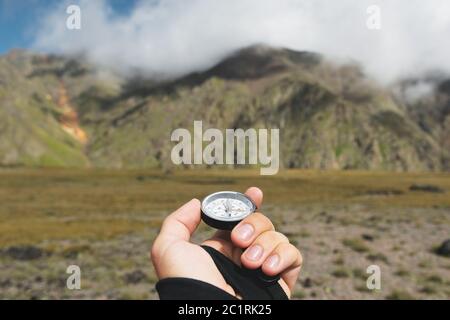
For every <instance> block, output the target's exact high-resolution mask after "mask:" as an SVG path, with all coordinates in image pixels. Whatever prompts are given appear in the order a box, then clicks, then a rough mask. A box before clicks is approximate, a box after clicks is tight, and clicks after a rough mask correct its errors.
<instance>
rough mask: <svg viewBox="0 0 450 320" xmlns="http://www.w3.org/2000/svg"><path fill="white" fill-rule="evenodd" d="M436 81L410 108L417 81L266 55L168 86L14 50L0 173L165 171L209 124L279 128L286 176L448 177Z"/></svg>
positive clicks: (248, 52) (1, 119) (239, 55)
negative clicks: (387, 82)
mask: <svg viewBox="0 0 450 320" xmlns="http://www.w3.org/2000/svg"><path fill="white" fill-rule="evenodd" d="M435 81H436V83H435V87H436V89H435V90H434V91H433V92H432V93H430V94H427V95H425V96H424V97H420V98H418V99H414V101H410V100H409V99H406V98H405V96H404V95H402V94H401V93H402V92H405V90H406V89H407V88H408V87H410V86H411V85H412V84H413V83H414V81H413V80H410V81H409V82H408V81H405V82H403V83H401V84H399V88H401V89H402V90H403V91H402V90H394V88H393V89H392V90H391V89H386V88H383V87H382V86H381V85H378V84H377V83H375V82H374V81H372V80H370V79H369V78H368V77H366V76H365V75H364V74H363V72H362V71H361V68H360V67H359V66H357V65H337V64H335V63H333V62H330V61H328V60H327V59H325V58H324V57H322V56H321V55H319V54H315V53H310V52H297V51H292V50H288V49H279V48H271V47H266V46H261V45H258V46H252V47H249V48H244V49H242V50H240V51H238V52H236V53H234V54H233V55H231V56H230V57H228V58H226V59H224V60H223V61H221V62H220V63H219V64H217V65H216V66H214V67H212V68H211V69H209V70H206V71H203V72H199V73H195V74H190V75H187V76H185V77H182V78H180V79H175V80H171V81H165V82H156V81H154V80H148V79H145V78H143V77H135V78H124V77H121V76H119V75H117V74H114V72H112V71H110V70H104V69H98V68H94V67H92V66H90V65H89V64H87V63H85V62H83V60H82V59H80V58H76V59H75V58H67V57H58V56H51V55H37V54H33V53H31V52H27V51H12V52H10V53H9V54H7V55H5V56H3V57H0V105H1V108H0V133H1V138H0V164H1V165H8V166H63V167H86V166H93V167H108V168H136V167H139V168H141V167H145V168H147V167H164V168H166V167H170V166H171V161H170V151H171V148H172V147H173V143H172V142H170V135H171V132H172V131H173V130H174V129H176V128H181V127H182V128H188V129H189V128H192V124H193V121H194V120H202V121H203V124H204V127H205V128H207V127H215V128H221V129H225V128H243V129H246V128H249V127H252V128H280V135H281V136H280V155H281V159H280V160H281V163H282V166H284V167H287V168H322V169H330V168H332V169H373V170H395V171H423V170H426V171H440V170H448V169H449V168H450V161H449V159H450V157H449V150H450V149H449V147H450V141H449V139H450V138H449V137H450V134H449V133H450V102H449V101H450V90H448V83H449V81H450V80H448V79H445V77H444V78H440V79H437V80H435ZM396 89H398V88H396ZM399 92H400V94H399Z"/></svg>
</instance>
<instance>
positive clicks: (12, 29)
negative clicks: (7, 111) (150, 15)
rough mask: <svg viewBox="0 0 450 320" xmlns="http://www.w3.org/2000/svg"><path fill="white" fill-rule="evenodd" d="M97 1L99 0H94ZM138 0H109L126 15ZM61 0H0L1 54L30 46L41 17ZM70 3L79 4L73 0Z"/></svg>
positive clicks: (114, 9) (112, 6)
mask: <svg viewBox="0 0 450 320" xmlns="http://www.w3.org/2000/svg"><path fill="white" fill-rule="evenodd" d="M92 1H97V0H92ZM136 2H137V0H108V1H107V3H108V4H109V5H110V7H111V8H112V9H113V11H114V13H116V14H119V15H126V14H127V13H128V12H130V10H131V9H132V8H133V7H134V5H135V3H136ZM60 3H61V0H0V54H1V53H5V52H7V51H9V50H10V49H12V48H28V47H29V46H30V45H31V43H32V42H33V39H34V33H35V30H36V27H37V26H38V25H39V24H40V21H39V19H40V18H42V17H44V16H46V12H47V11H48V10H51V9H54V8H55V7H58V5H59V4H60ZM69 3H70V4H77V3H78V1H77V0H72V1H70V2H69Z"/></svg>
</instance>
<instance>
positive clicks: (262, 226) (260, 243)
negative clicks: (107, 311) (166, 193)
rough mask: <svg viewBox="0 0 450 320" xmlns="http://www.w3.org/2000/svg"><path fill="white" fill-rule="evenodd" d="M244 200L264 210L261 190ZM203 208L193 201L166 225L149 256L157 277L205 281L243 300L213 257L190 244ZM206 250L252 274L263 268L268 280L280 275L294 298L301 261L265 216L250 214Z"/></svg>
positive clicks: (215, 238) (254, 190) (219, 234)
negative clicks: (229, 260) (212, 249)
mask: <svg viewBox="0 0 450 320" xmlns="http://www.w3.org/2000/svg"><path fill="white" fill-rule="evenodd" d="M246 195H247V196H249V197H250V198H251V199H252V200H253V202H254V203H255V204H256V206H257V207H258V208H260V207H261V203H262V198H263V194H262V191H261V190H260V189H258V188H254V187H253V188H250V189H248V190H247V192H246ZM200 206H201V204H200V201H199V200H197V199H193V200H191V201H189V202H188V203H186V204H185V205H183V206H182V207H181V208H179V209H178V210H176V211H175V212H173V213H172V214H171V215H169V216H168V217H167V218H166V219H165V220H164V222H163V225H162V228H161V231H160V233H159V235H158V236H157V237H156V239H155V242H154V243H153V246H152V251H151V258H152V261H153V264H154V266H155V270H156V273H157V275H158V277H159V279H164V278H173V277H182V278H191V279H197V280H200V281H204V282H207V283H209V284H212V285H214V286H216V287H218V288H221V289H222V290H225V291H226V292H228V293H229V294H231V295H233V296H235V297H239V296H238V294H237V293H236V292H235V291H234V290H233V288H232V287H231V286H230V285H228V284H227V283H226V281H225V279H224V278H223V276H222V274H221V273H220V272H219V270H218V269H217V267H216V265H215V264H214V261H213V260H212V258H211V257H210V256H209V254H208V253H207V252H206V251H205V250H204V249H203V248H201V247H200V246H199V245H197V244H194V243H191V242H190V241H189V240H190V237H191V235H192V234H193V233H194V231H195V229H196V228H197V226H198V225H199V224H200V221H201V213H200ZM203 245H207V246H210V247H212V248H214V249H216V250H217V251H219V252H221V253H222V254H224V255H225V256H227V257H228V258H230V259H231V260H233V261H234V263H236V264H238V265H243V266H245V267H246V268H248V269H258V268H259V267H262V270H263V272H264V273H266V274H267V275H271V276H273V275H277V274H280V276H281V279H280V280H279V284H280V285H281V287H282V288H283V290H284V291H285V292H286V294H287V296H288V297H290V295H291V292H292V290H293V288H294V286H295V283H296V281H297V278H298V276H299V273H300V268H301V264H302V256H301V254H300V252H299V251H298V250H297V248H295V247H294V246H293V245H292V244H290V243H289V240H288V239H287V238H286V236H284V235H283V234H281V233H279V232H276V231H275V229H274V226H273V224H272V222H271V221H270V220H269V218H267V217H266V216H264V215H263V214H261V213H253V214H251V215H250V216H248V217H247V218H245V219H244V220H243V221H241V222H240V223H239V224H238V225H237V226H236V227H235V228H234V229H233V230H232V231H231V232H229V231H221V230H220V231H217V232H216V233H215V235H214V236H213V237H212V238H211V239H209V240H206V241H205V242H203ZM245 248H247V249H245ZM243 249H245V250H244V251H243Z"/></svg>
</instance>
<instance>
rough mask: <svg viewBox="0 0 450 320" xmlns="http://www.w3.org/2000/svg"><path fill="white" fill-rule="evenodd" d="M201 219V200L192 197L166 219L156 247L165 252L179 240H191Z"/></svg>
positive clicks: (155, 244)
mask: <svg viewBox="0 0 450 320" xmlns="http://www.w3.org/2000/svg"><path fill="white" fill-rule="evenodd" d="M200 221H201V214H200V201H199V200H198V199H192V200H191V201H189V202H187V203H186V204H184V205H183V206H182V207H180V208H179V209H177V210H176V211H175V212H173V213H172V214H170V215H169V216H168V217H167V218H166V219H165V220H164V222H163V225H162V227H161V231H160V233H159V235H158V237H157V238H156V240H155V243H154V247H155V249H157V250H158V251H159V252H163V251H165V248H167V247H168V246H170V245H171V244H173V243H175V242H177V241H189V239H190V238H191V235H192V234H193V233H194V231H195V229H197V227H198V225H199V224H200Z"/></svg>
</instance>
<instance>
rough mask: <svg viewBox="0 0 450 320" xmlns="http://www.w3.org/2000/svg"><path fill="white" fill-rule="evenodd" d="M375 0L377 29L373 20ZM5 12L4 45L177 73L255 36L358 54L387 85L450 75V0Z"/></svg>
mask: <svg viewBox="0 0 450 320" xmlns="http://www.w3.org/2000/svg"><path fill="white" fill-rule="evenodd" d="M17 3H20V4H17ZM68 4H78V5H79V6H80V8H81V30H68V29H67V28H66V19H67V14H66V8H67V6H68ZM371 5H376V6H378V8H379V9H380V10H381V11H380V13H381V15H380V18H381V20H380V21H381V29H379V30H373V29H369V28H368V27H367V21H368V19H369V18H370V17H371V13H373V11H371V12H369V13H368V11H367V10H368V8H369V7H370V6H371ZM0 9H1V13H0V19H1V23H0V30H3V31H0V32H1V33H0V37H1V38H2V40H1V41H0V51H5V50H7V49H9V48H10V47H13V46H14V47H17V46H19V47H28V48H32V49H33V50H41V51H50V52H57V53H63V54H79V53H84V54H86V55H87V57H88V58H89V59H90V60H91V61H92V62H94V63H97V64H102V65H107V66H113V67H115V68H117V69H119V71H122V72H124V73H130V72H132V71H133V70H139V71H140V72H145V73H147V74H149V75H158V74H164V75H168V76H179V75H182V74H185V73H188V72H192V71H197V70H202V69H205V68H208V67H210V66H211V65H213V64H214V63H216V62H218V61H219V60H220V59H222V58H223V57H224V56H226V55H228V54H229V53H231V52H233V51H234V50H236V49H239V48H241V47H245V46H248V45H252V44H255V43H266V44H269V45H273V46H282V47H289V48H292V49H297V50H310V51H316V52H320V53H323V54H325V55H327V56H329V57H330V58H331V59H336V60H339V61H345V60H353V61H358V62H360V63H361V64H362V65H363V66H364V68H365V70H366V71H367V72H368V73H369V74H370V75H372V76H373V77H375V78H377V79H379V80H381V81H385V82H389V81H392V80H395V79H397V78H399V77H404V76H409V75H414V73H420V72H426V71H428V70H439V71H444V72H450V58H449V57H450V41H448V39H450V1H448V0H427V1H423V0H378V1H377V0H337V1H328V0H159V1H158V0H150V1H125V0H115V1H106V0H86V1H83V0H81V1H67V2H65V3H64V2H63V3H61V1H53V0H52V1H46V2H45V1H36V0H25V1H12V0H2V2H1V6H0ZM24 9H25V10H24ZM12 17H16V18H15V19H13V18H12ZM5 29H6V30H5Z"/></svg>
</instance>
